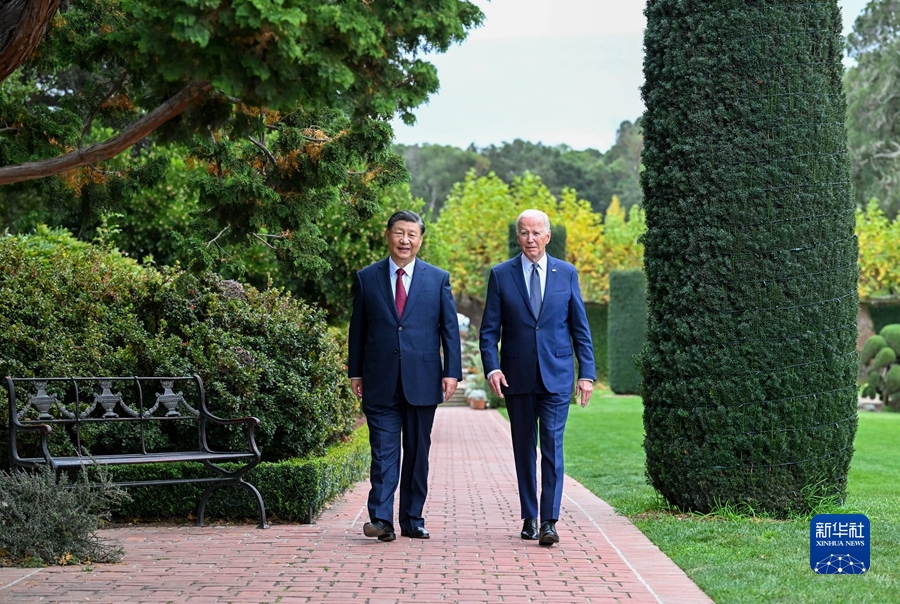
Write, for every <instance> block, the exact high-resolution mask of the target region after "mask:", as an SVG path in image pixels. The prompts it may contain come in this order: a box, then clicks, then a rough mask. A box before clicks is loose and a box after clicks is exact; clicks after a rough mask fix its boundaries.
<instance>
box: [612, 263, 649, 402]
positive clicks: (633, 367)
mask: <svg viewBox="0 0 900 604" xmlns="http://www.w3.org/2000/svg"><path fill="white" fill-rule="evenodd" d="M608 329H609V335H608V342H607V346H608V347H609V351H608V353H607V354H608V368H609V387H610V389H611V390H612V391H613V392H615V393H616V394H637V393H638V392H640V388H641V372H640V371H639V370H638V367H637V364H636V363H635V358H636V357H637V355H639V354H640V352H641V348H642V347H643V346H644V342H645V341H646V339H647V280H646V279H645V278H644V272H643V271H610V273H609V317H608Z"/></svg>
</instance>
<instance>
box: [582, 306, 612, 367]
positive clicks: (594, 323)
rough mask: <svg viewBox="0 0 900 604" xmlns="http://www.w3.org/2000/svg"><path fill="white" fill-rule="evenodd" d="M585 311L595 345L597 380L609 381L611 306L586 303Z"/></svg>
mask: <svg viewBox="0 0 900 604" xmlns="http://www.w3.org/2000/svg"><path fill="white" fill-rule="evenodd" d="M584 309H585V311H586V312H587V319H588V325H590V327H591V340H592V341H593V343H594V364H595V365H596V367H597V379H598V380H600V381H601V382H606V381H608V378H609V372H608V371H607V361H606V359H607V354H608V350H607V349H608V338H609V325H608V322H607V317H608V315H609V306H607V305H606V304H600V303H597V302H585V304H584Z"/></svg>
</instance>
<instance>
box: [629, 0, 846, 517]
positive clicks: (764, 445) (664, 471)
mask: <svg viewBox="0 0 900 604" xmlns="http://www.w3.org/2000/svg"><path fill="white" fill-rule="evenodd" d="M646 15H647V28H646V31H645V37H644V47H645V51H646V52H645V58H644V73H645V84H644V86H643V89H642V94H643V98H644V101H645V106H646V113H645V114H644V118H643V121H642V125H643V130H644V150H643V154H642V160H643V163H644V166H645V168H646V169H645V171H644V172H643V174H642V186H643V190H644V209H645V211H646V218H647V226H648V231H647V233H646V235H645V237H644V245H645V268H646V274H647V281H648V302H649V322H648V348H647V349H646V353H645V354H643V355H642V357H641V367H642V371H643V376H644V381H643V398H644V408H645V412H644V427H645V433H646V438H645V441H644V448H645V450H646V454H647V474H648V477H649V479H650V482H651V484H653V486H654V487H655V488H656V489H657V490H658V491H659V492H660V493H661V494H662V495H663V496H664V497H665V498H666V500H668V501H669V502H670V503H673V504H675V505H678V506H680V507H682V508H685V509H692V510H697V511H701V512H703V511H709V510H710V509H712V508H714V507H715V506H717V505H725V504H734V505H737V506H740V505H742V504H747V505H749V506H751V507H752V508H753V509H755V510H758V511H768V512H770V513H773V514H776V515H785V514H788V513H789V512H791V511H801V512H802V511H807V510H809V509H810V506H811V505H812V504H813V503H815V502H816V501H817V498H818V497H819V496H836V497H838V498H840V497H842V496H843V495H844V493H845V490H846V486H847V472H848V469H849V466H850V460H851V457H852V454H853V437H854V434H855V432H856V422H857V418H856V386H855V377H856V373H857V365H856V363H857V356H856V351H855V341H856V315H857V311H858V300H857V293H856V280H857V274H858V269H857V264H856V261H857V241H856V238H855V236H854V207H853V203H852V200H851V195H850V193H851V185H850V160H849V156H848V154H847V148H846V132H845V127H844V116H845V101H844V97H843V93H842V76H843V71H844V70H843V66H842V64H841V58H842V54H843V39H842V37H841V29H842V25H841V15H840V10H839V9H838V6H837V2H836V1H835V0H824V1H819V2H795V1H793V0H775V1H769V2H746V1H745V0H704V1H703V2H685V1H684V0H649V1H648V2H647V8H646Z"/></svg>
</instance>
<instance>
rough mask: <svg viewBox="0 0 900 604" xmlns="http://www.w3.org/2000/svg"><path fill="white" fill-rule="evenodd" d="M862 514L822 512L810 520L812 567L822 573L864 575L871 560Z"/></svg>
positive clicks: (867, 534) (866, 529)
mask: <svg viewBox="0 0 900 604" xmlns="http://www.w3.org/2000/svg"><path fill="white" fill-rule="evenodd" d="M869 529H870V525H869V519H868V518H867V517H866V516H865V515H863V514H819V515H818V516H815V517H814V518H813V519H812V520H811V521H810V523H809V567H810V568H811V569H812V570H813V572H815V573H818V574H821V575H861V574H862V573H864V572H866V571H867V570H869V566H870V564H871V554H870V549H871V541H870V539H871V531H870V530H869Z"/></svg>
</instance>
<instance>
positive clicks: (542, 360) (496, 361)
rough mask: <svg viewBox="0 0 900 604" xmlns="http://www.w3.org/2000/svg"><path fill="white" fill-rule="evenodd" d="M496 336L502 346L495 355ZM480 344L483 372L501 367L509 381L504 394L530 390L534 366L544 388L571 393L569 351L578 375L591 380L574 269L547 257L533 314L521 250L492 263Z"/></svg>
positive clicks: (590, 352)
mask: <svg viewBox="0 0 900 604" xmlns="http://www.w3.org/2000/svg"><path fill="white" fill-rule="evenodd" d="M501 338H502V340H503V350H502V351H501V352H500V353H499V354H498V344H499V343H500V341H501ZM480 346H481V359H482V363H483V365H484V375H485V376H487V375H488V374H489V373H490V372H491V371H494V370H495V369H500V370H501V371H503V375H504V376H505V377H506V381H507V383H509V388H504V389H503V393H504V394H513V395H515V394H527V393H529V392H533V391H534V389H535V378H536V371H535V369H536V368H537V367H538V366H540V372H541V377H542V379H543V381H544V387H545V388H547V390H548V391H549V392H553V393H558V394H562V393H566V392H572V391H573V389H574V386H575V368H574V363H573V355H574V356H575V357H576V358H577V359H578V379H585V380H595V379H596V378H597V374H596V371H595V368H594V348H593V345H592V344H591V331H590V328H589V326H588V321H587V314H586V313H585V310H584V302H583V301H582V299H581V289H580V288H579V286H578V272H577V271H576V270H575V267H574V266H572V265H571V264H569V263H568V262H564V261H562V260H558V259H556V258H553V257H551V256H549V255H548V256H547V282H546V284H545V286H544V300H543V303H542V305H541V314H540V316H539V317H535V316H534V314H533V312H532V310H531V303H530V302H529V299H528V289H527V288H526V287H525V277H524V274H523V272H522V254H519V255H518V256H516V257H515V258H512V259H511V260H507V261H506V262H503V263H501V264H498V265H497V266H495V267H494V268H493V269H492V270H491V276H490V279H489V281H488V291H487V300H486V301H485V308H484V315H483V317H482V320H481V344H480Z"/></svg>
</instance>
